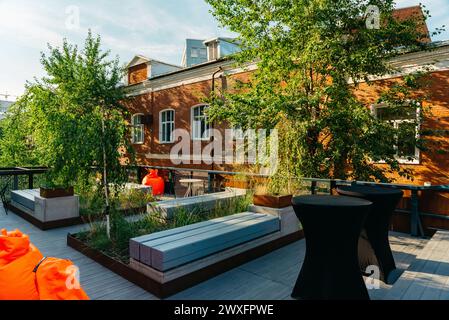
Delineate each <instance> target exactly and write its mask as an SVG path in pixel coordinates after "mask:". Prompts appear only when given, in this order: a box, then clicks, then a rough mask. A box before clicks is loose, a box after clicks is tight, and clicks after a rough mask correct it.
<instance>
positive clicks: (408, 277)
mask: <svg viewBox="0 0 449 320" xmlns="http://www.w3.org/2000/svg"><path fill="white" fill-rule="evenodd" d="M448 248H449V232H448V231H438V232H437V233H436V234H435V235H434V236H433V237H432V239H431V240H430V241H429V242H428V243H427V245H426V246H425V247H424V249H422V250H421V252H420V253H419V255H418V256H417V257H416V259H415V260H414V261H413V262H412V263H411V265H410V266H409V268H408V269H407V270H406V271H405V272H404V273H403V274H402V275H401V277H400V278H399V279H398V280H397V281H396V283H395V284H394V285H393V287H392V288H391V289H390V290H389V292H388V294H387V295H386V296H385V298H384V299H385V300H449V249H448Z"/></svg>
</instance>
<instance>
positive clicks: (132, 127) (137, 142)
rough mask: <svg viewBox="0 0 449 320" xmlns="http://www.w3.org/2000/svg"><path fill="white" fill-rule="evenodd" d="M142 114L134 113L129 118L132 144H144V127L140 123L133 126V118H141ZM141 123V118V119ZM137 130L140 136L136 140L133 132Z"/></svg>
mask: <svg viewBox="0 0 449 320" xmlns="http://www.w3.org/2000/svg"><path fill="white" fill-rule="evenodd" d="M143 116H144V114H143V113H135V114H133V115H132V116H131V142H132V144H144V143H145V125H144V124H142V123H140V124H135V123H134V121H135V118H136V117H143ZM141 121H142V118H141ZM136 129H139V130H141V131H140V132H141V134H140V137H139V138H140V139H135V138H136V134H135V130H136Z"/></svg>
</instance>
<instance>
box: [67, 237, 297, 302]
mask: <svg viewBox="0 0 449 320" xmlns="http://www.w3.org/2000/svg"><path fill="white" fill-rule="evenodd" d="M303 238H304V233H303V232H302V231H297V232H295V233H292V234H289V235H287V236H282V237H280V238H277V239H274V240H271V241H269V242H266V243H264V244H259V245H258V246H256V247H254V248H252V249H248V250H247V251H244V252H241V253H236V255H233V256H230V257H227V258H224V259H223V260H220V261H216V262H214V263H213V264H210V265H207V266H204V267H202V268H201V269H198V270H196V271H193V272H191V273H189V274H184V275H182V276H180V277H178V278H174V279H173V280H170V281H167V282H164V283H161V282H158V281H156V280H154V279H153V278H152V277H150V276H148V275H147V274H145V273H143V272H141V271H138V270H136V269H134V268H132V267H131V265H126V264H124V263H122V262H119V261H117V260H115V259H113V258H111V257H109V256H107V255H105V254H103V253H102V252H100V251H98V250H95V249H92V248H90V247H88V246H87V245H86V244H84V243H83V242H81V241H80V240H78V239H77V238H75V237H74V236H73V235H70V234H69V235H68V236H67V245H68V246H70V247H72V248H73V249H75V250H77V251H79V252H81V253H82V254H84V255H86V256H88V257H89V258H91V259H92V260H94V261H96V262H98V263H99V264H101V265H102V266H104V267H106V268H108V269H110V270H111V271H113V272H115V273H116V274H118V275H120V276H122V277H123V278H125V279H127V280H128V281H130V282H132V283H134V284H136V285H138V286H139V287H141V288H143V289H144V290H146V291H148V292H150V293H152V294H154V295H155V296H157V297H159V298H162V299H163V298H167V297H169V296H171V295H174V294H176V293H178V292H181V291H183V290H185V289H187V288H190V287H192V286H194V285H196V284H199V283H201V282H203V281H206V280H208V279H210V278H213V277H215V276H217V275H219V274H221V273H224V272H226V271H228V270H231V269H234V268H236V267H238V266H240V265H242V264H244V263H247V262H249V261H251V260H254V259H257V258H259V257H261V256H264V255H266V254H268V253H270V252H272V251H275V250H277V249H279V248H282V247H284V246H286V245H289V244H291V243H293V242H296V241H299V240H301V239H303Z"/></svg>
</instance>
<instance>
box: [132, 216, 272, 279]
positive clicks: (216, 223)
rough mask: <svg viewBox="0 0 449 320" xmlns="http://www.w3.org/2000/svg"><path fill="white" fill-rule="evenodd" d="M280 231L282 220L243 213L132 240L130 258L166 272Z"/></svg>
mask: <svg viewBox="0 0 449 320" xmlns="http://www.w3.org/2000/svg"><path fill="white" fill-rule="evenodd" d="M279 230H280V223H279V218H277V217H275V216H271V215H265V214H258V213H253V212H244V213H239V214H235V215H231V216H227V217H222V218H218V219H213V220H209V221H205V222H201V223H196V224H193V225H189V226H185V227H181V228H176V229H171V230H166V231H162V232H157V233H154V234H150V235H146V236H142V237H138V238H134V239H131V240H130V257H131V259H134V260H136V261H139V262H141V263H143V264H145V265H147V266H150V267H152V268H154V269H156V270H159V271H162V272H165V271H167V270H171V269H174V268H176V267H179V266H182V265H184V264H187V263H190V262H193V261H195V260H198V259H201V258H204V257H207V256H209V255H213V254H215V253H218V252H221V251H224V250H226V249H229V248H232V247H235V246H238V245H241V244H243V243H246V242H249V241H252V240H255V239H258V238H260V237H263V236H266V235H269V234H271V233H274V232H278V231H279Z"/></svg>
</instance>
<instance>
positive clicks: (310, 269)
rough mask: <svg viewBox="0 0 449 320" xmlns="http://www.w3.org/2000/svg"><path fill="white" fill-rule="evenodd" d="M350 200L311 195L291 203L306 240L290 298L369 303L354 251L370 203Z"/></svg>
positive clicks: (355, 250) (356, 249) (356, 250)
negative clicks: (304, 254) (363, 301)
mask: <svg viewBox="0 0 449 320" xmlns="http://www.w3.org/2000/svg"><path fill="white" fill-rule="evenodd" d="M336 198H341V199H340V200H336ZM351 200H355V199H351V198H347V197H326V196H315V197H298V198H295V199H294V200H293V204H294V209H295V212H296V214H297V216H298V218H299V220H300V221H301V223H302V226H303V228H304V234H305V238H306V256H305V260H304V263H303V266H302V269H301V272H300V274H299V277H298V280H297V282H296V285H295V287H294V290H293V293H292V297H293V298H295V299H304V300H369V295H368V291H367V289H366V286H365V282H364V280H363V277H362V273H361V270H360V267H359V261H358V254H357V252H358V240H359V236H360V232H361V230H362V227H363V225H364V223H365V219H366V216H367V214H368V213H369V210H370V208H371V202H368V201H364V200H362V201H361V202H357V201H355V202H354V201H351ZM357 200H360V199H357ZM312 201H315V202H316V203H315V205H314V204H313V203H312Z"/></svg>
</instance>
